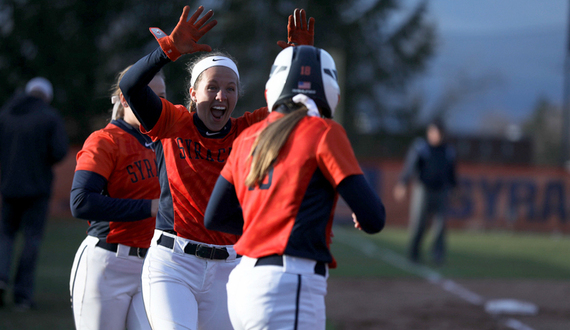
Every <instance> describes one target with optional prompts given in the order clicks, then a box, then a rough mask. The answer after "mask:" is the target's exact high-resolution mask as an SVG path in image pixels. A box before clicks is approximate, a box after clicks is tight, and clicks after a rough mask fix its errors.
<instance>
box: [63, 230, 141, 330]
mask: <svg viewBox="0 0 570 330" xmlns="http://www.w3.org/2000/svg"><path fill="white" fill-rule="evenodd" d="M98 241H99V239H98V238H96V237H93V236H87V238H85V240H83V243H81V245H80V247H79V250H78V251H77V253H76V254H75V260H74V261H73V266H72V268H71V277H70V281H69V291H70V293H71V300H72V307H73V317H74V320H75V327H76V328H77V329H81V330H83V329H85V330H87V329H89V330H92V329H100V330H124V329H125V327H126V328H127V329H129V330H139V329H141V330H150V325H149V323H148V320H147V318H146V313H145V310H144V305H143V301H142V293H141V281H140V278H141V270H142V265H143V259H141V258H139V257H137V256H129V249H130V248H129V247H128V246H126V245H121V244H119V246H118V249H117V252H111V251H107V250H105V249H102V248H99V247H96V246H95V244H97V242H98Z"/></svg>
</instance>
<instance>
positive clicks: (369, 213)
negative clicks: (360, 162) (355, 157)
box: [337, 174, 386, 234]
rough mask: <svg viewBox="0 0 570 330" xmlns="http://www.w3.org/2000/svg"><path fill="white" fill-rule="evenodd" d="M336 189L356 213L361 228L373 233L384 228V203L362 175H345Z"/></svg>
mask: <svg viewBox="0 0 570 330" xmlns="http://www.w3.org/2000/svg"><path fill="white" fill-rule="evenodd" d="M337 191H338V193H339V194H340V195H341V196H342V198H343V199H344V200H345V202H346V203H347V204H348V206H349V207H350V208H351V209H352V211H353V212H354V214H355V215H356V218H357V219H358V223H359V224H360V228H362V230H364V231H365V232H366V233H368V234H374V233H377V232H379V231H381V230H382V228H384V224H385V223H386V210H385V209H384V204H382V201H381V200H380V197H378V195H377V194H376V193H375V192H374V190H372V187H370V185H369V184H368V181H366V179H365V178H364V175H362V174H359V175H351V176H349V177H346V178H345V179H344V180H342V181H341V182H340V183H339V185H338V186H337Z"/></svg>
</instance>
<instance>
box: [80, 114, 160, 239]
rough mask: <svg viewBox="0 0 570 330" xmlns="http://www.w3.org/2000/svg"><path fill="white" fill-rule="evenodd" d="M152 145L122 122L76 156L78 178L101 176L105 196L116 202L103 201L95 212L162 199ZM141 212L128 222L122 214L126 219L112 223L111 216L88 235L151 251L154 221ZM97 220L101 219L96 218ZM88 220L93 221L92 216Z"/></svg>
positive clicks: (114, 123)
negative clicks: (101, 209) (87, 175)
mask: <svg viewBox="0 0 570 330" xmlns="http://www.w3.org/2000/svg"><path fill="white" fill-rule="evenodd" d="M151 145H152V141H151V140H150V139H149V138H148V137H146V136H144V135H143V134H141V133H140V132H139V131H138V130H137V129H136V128H134V127H132V126H131V125H129V124H127V123H126V122H125V121H123V120H122V119H119V120H114V121H112V122H111V123H109V124H108V125H107V126H106V127H105V128H103V129H100V130H98V131H95V132H93V133H92V134H91V135H90V136H89V137H88V138H87V140H86V141H85V143H84V145H83V148H82V149H81V150H80V151H79V152H78V153H77V166H76V168H75V171H76V176H77V174H78V172H80V171H89V173H96V174H97V175H100V176H101V177H102V178H104V179H105V180H106V187H105V189H104V191H103V192H102V194H104V195H106V196H108V197H110V198H112V199H116V200H110V199H104V198H100V199H99V202H98V203H100V204H101V205H91V206H90V207H91V209H92V211H96V212H97V211H98V210H97V209H100V208H106V207H110V208H113V207H115V208H119V207H120V205H121V204H122V205H123V206H125V207H126V208H128V205H127V204H129V203H131V204H132V205H139V206H140V205H141V204H140V203H139V204H134V203H135V202H137V201H139V202H140V201H141V200H146V201H147V202H148V203H147V204H148V205H150V200H152V199H157V198H159V196H160V186H159V180H158V174H157V165H156V156H155V153H154V151H153V150H152V149H151ZM74 181H75V179H74ZM72 204H73V201H72ZM92 204H96V203H92ZM103 204H105V205H103ZM126 208H125V209H126ZM132 208H133V207H132V206H131V209H132ZM138 208H139V210H136V209H135V210H132V212H137V214H138V217H140V219H136V218H131V219H126V217H127V216H128V214H126V213H125V212H124V211H122V212H119V213H120V214H122V215H123V216H124V217H125V218H123V219H116V221H113V220H115V219H113V218H114V214H111V213H110V212H108V213H107V214H109V219H100V220H91V221H90V227H89V229H88V233H89V235H91V236H96V237H99V238H105V239H106V241H107V242H108V243H121V244H125V245H128V246H134V247H141V248H147V247H149V246H150V241H151V239H152V236H153V233H154V227H155V218H154V217H147V218H142V217H141V216H140V214H141V210H140V207H138ZM147 212H148V213H146V212H145V214H148V215H150V209H149V211H147ZM97 217H101V215H99V216H95V218H97ZM85 218H86V219H90V217H89V215H87V216H85ZM91 218H92V217H91ZM109 220H110V221H109ZM134 220H139V221H134Z"/></svg>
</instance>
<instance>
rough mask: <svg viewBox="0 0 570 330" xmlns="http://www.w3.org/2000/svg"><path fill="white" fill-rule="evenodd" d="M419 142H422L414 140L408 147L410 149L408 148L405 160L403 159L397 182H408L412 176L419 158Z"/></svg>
mask: <svg viewBox="0 0 570 330" xmlns="http://www.w3.org/2000/svg"><path fill="white" fill-rule="evenodd" d="M420 143H423V141H421V140H417V141H415V142H414V143H413V144H412V146H411V147H410V150H408V153H407V155H406V160H405V161H404V168H403V170H402V173H400V177H399V178H398V182H400V183H403V184H408V183H409V182H410V179H411V178H412V176H413V175H414V174H415V173H416V167H417V164H418V160H419V148H420Z"/></svg>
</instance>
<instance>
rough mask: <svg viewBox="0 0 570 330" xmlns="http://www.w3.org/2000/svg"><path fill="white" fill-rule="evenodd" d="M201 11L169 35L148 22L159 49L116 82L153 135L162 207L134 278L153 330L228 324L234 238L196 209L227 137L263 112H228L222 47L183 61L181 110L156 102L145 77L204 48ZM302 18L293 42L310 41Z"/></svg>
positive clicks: (292, 29)
mask: <svg viewBox="0 0 570 330" xmlns="http://www.w3.org/2000/svg"><path fill="white" fill-rule="evenodd" d="M203 10H204V9H203V8H202V7H200V8H199V9H198V10H197V11H196V12H195V13H194V14H193V15H192V16H191V17H190V19H188V14H189V7H188V6H186V7H185V8H184V11H183V13H182V16H181V17H180V21H179V22H178V25H177V26H176V27H175V28H174V30H173V32H172V34H171V35H170V36H168V35H166V34H165V33H164V32H162V31H161V30H160V29H157V28H151V29H150V30H151V32H152V33H153V34H154V35H155V37H156V38H157V40H158V42H159V44H160V48H157V49H156V50H155V51H153V52H152V53H150V54H149V55H147V56H145V57H144V58H142V59H141V60H139V61H138V62H137V63H136V64H135V65H134V66H133V67H132V68H131V69H130V70H129V71H128V72H127V74H126V75H125V76H124V78H123V79H122V80H121V83H120V87H121V90H122V91H123V93H124V94H125V97H126V100H127V101H128V103H129V104H130V106H131V108H132V109H133V110H134V112H135V114H136V115H137V116H138V118H139V119H140V122H141V126H142V129H143V132H145V133H146V134H147V135H148V136H150V137H151V138H152V139H153V141H155V145H156V152H157V159H158V167H159V168H158V172H159V179H160V182H161V189H162V190H161V195H160V206H159V211H158V214H157V221H156V231H155V235H154V237H153V239H152V243H151V247H150V249H149V252H148V254H147V256H146V259H145V263H144V265H143V274H142V285H143V298H144V303H145V308H146V312H147V315H148V318H149V321H150V324H151V326H152V327H153V329H215V330H223V329H231V323H230V320H229V315H228V311H227V295H226V283H227V279H228V276H229V273H230V271H231V270H232V269H233V268H234V267H235V266H236V265H237V264H238V263H239V260H240V259H239V256H238V255H237V254H236V252H235V251H234V249H233V244H234V243H235V242H236V241H237V238H238V236H236V235H232V234H225V233H220V232H215V231H209V230H207V229H206V228H205V227H204V218H203V215H204V211H205V209H206V205H207V203H208V199H209V197H210V193H211V192H212V189H213V188H214V184H215V182H216V179H217V178H218V176H219V173H220V171H221V169H222V167H223V166H224V164H225V162H226V160H227V158H228V156H229V154H230V151H231V150H232V143H233V141H234V140H235V138H236V137H237V136H238V134H239V133H240V132H242V131H243V130H244V129H245V128H247V127H249V126H250V125H252V124H253V123H255V122H258V121H260V120H262V119H264V118H265V117H267V114H268V111H267V108H261V109H258V110H256V111H254V112H253V113H246V114H245V115H244V116H242V117H240V118H237V119H235V118H230V116H231V113H232V111H233V110H234V108H235V106H236V103H237V101H238V98H239V92H240V82H239V72H238V69H237V66H236V64H235V62H234V61H233V60H232V59H231V58H230V57H229V56H228V55H224V54H222V53H211V54H207V56H202V57H200V58H198V59H197V60H196V61H195V62H194V63H193V64H192V65H191V66H190V67H189V71H190V74H191V79H190V86H189V88H188V90H189V98H190V101H189V105H188V106H187V107H185V106H183V105H174V104H172V103H170V102H168V101H166V100H164V99H163V100H161V99H159V98H158V97H156V95H155V94H154V93H152V91H151V90H150V89H149V88H147V87H146V84H147V82H148V79H149V78H148V77H152V76H153V75H154V73H155V72H157V71H158V70H160V69H161V68H162V67H163V66H164V65H166V64H167V63H170V62H171V61H175V60H176V59H177V58H178V57H179V56H180V55H181V54H187V53H193V52H197V51H211V48H210V47H209V46H207V45H199V44H196V42H197V41H198V40H199V39H200V38H201V37H202V36H203V35H204V34H205V33H206V32H208V31H209V30H210V29H211V28H212V27H213V26H214V25H215V24H216V21H211V22H209V23H206V22H207V21H208V20H209V19H210V18H211V17H212V15H213V12H212V11H209V12H208V13H207V14H205V15H204V16H203V17H202V18H200V19H198V18H199V16H200V15H201V13H202V12H203ZM301 20H303V24H298V25H299V28H298V29H297V26H296V22H301ZM304 21H305V14H304V11H303V12H302V14H301V12H300V11H297V12H296V18H295V19H294V20H291V19H290V24H289V26H288V28H289V31H288V34H289V41H290V42H291V43H297V44H302V43H304V42H307V40H309V39H310V42H312V36H313V31H312V26H313V23H310V24H309V27H307V24H306V23H304ZM309 22H314V20H312V21H309ZM301 25H302V26H301ZM189 109H190V110H189Z"/></svg>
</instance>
